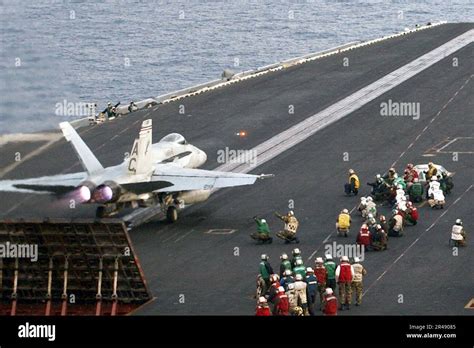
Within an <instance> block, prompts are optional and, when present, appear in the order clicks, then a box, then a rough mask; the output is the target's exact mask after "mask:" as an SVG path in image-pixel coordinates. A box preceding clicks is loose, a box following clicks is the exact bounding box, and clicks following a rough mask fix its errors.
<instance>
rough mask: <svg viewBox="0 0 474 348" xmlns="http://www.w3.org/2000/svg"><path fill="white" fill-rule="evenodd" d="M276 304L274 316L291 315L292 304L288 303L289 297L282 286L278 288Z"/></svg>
mask: <svg viewBox="0 0 474 348" xmlns="http://www.w3.org/2000/svg"><path fill="white" fill-rule="evenodd" d="M274 302H275V305H274V307H273V315H289V312H290V303H289V301H288V295H287V294H286V293H285V289H284V288H283V287H282V286H280V287H279V288H278V295H277V296H276V297H275V300H274Z"/></svg>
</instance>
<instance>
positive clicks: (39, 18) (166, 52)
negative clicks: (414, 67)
mask: <svg viewBox="0 0 474 348" xmlns="http://www.w3.org/2000/svg"><path fill="white" fill-rule="evenodd" d="M439 20H447V21H449V22H466V21H474V1H473V0H453V1H446V0H433V1H427V0H412V1H408V0H365V1H364V0H358V1H357V0H356V1H349V0H304V1H303V0H300V1H297V0H294V1H289V0H283V1H264V0H234V1H222V0H215V1H211V0H188V1H159V0H135V1H133V0H70V1H66V0H0V134H5V133H18V132H22V133H25V132H34V131H40V130H46V129H51V128H56V127H57V124H58V123H59V122H62V121H65V120H73V119H75V118H77V117H79V116H80V113H81V112H82V111H81V110H79V109H78V110H76V109H74V110H73V111H71V108H70V106H71V105H72V106H73V107H74V106H77V105H80V103H86V102H95V103H97V104H98V106H99V109H101V108H103V107H105V105H106V103H107V102H108V101H111V102H112V103H114V104H115V103H117V102H118V101H121V102H122V103H123V104H128V103H129V102H130V101H131V100H140V99H144V98H147V97H155V96H158V95H160V94H165V93H167V92H171V91H175V90H178V89H181V88H185V87H189V86H192V85H194V84H198V83H201V82H206V81H209V80H213V79H216V78H219V77H220V75H221V73H222V71H223V70H224V69H231V70H233V71H235V72H238V71H244V70H248V69H254V68H257V67H260V66H263V65H267V64H271V63H275V62H278V61H281V60H284V59H288V58H292V57H296V56H300V55H304V54H307V53H311V52H317V51H320V50H324V49H328V48H331V47H334V46H337V45H341V44H344V43H347V42H350V41H354V40H367V39H371V38H376V37H381V36H384V35H388V34H392V33H395V32H400V31H403V30H404V29H405V28H407V27H409V28H413V27H414V26H415V24H425V23H427V22H434V21H439ZM64 106H65V107H66V108H64ZM68 107H69V110H68V109H67V108H68ZM76 111H77V112H76ZM78 113H79V114H78Z"/></svg>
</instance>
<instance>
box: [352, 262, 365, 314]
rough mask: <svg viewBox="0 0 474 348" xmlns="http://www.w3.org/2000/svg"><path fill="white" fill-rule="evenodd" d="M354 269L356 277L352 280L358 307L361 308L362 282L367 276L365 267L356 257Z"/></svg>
mask: <svg viewBox="0 0 474 348" xmlns="http://www.w3.org/2000/svg"><path fill="white" fill-rule="evenodd" d="M352 267H353V269H354V277H353V278H352V289H353V290H354V292H355V297H356V306H360V305H361V304H362V289H363V285H362V280H363V278H364V276H365V275H366V274H367V271H366V270H365V268H364V266H362V265H361V263H360V259H359V258H358V257H354V263H353V264H352Z"/></svg>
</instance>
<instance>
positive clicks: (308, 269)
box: [306, 267, 314, 273]
mask: <svg viewBox="0 0 474 348" xmlns="http://www.w3.org/2000/svg"><path fill="white" fill-rule="evenodd" d="M306 273H314V270H313V269H312V268H311V267H307V268H306Z"/></svg>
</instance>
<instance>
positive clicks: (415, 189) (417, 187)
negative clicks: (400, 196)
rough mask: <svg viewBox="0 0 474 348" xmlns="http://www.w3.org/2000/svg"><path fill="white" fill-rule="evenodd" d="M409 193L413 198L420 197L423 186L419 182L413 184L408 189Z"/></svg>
mask: <svg viewBox="0 0 474 348" xmlns="http://www.w3.org/2000/svg"><path fill="white" fill-rule="evenodd" d="M410 193H411V194H412V195H413V196H415V197H417V196H421V195H422V194H423V186H422V185H421V184H420V183H419V182H415V183H414V184H413V185H411V187H410Z"/></svg>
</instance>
